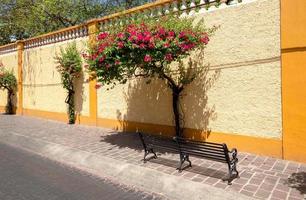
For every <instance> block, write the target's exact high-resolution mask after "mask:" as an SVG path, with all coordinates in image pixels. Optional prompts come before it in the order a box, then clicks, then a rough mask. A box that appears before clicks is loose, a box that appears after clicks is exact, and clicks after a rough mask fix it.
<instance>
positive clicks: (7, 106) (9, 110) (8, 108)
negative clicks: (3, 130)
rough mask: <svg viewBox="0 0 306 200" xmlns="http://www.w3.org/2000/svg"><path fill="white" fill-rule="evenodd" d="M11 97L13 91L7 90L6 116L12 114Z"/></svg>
mask: <svg viewBox="0 0 306 200" xmlns="http://www.w3.org/2000/svg"><path fill="white" fill-rule="evenodd" d="M13 96H14V90H11V89H7V105H6V114H14V104H13Z"/></svg>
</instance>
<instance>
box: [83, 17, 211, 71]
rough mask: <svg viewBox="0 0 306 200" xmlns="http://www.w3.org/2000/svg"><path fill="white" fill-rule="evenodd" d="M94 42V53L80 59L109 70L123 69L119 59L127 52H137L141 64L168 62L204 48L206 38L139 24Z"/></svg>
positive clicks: (103, 36) (126, 54)
mask: <svg viewBox="0 0 306 200" xmlns="http://www.w3.org/2000/svg"><path fill="white" fill-rule="evenodd" d="M97 40H98V44H97V47H96V49H95V50H94V52H93V53H90V54H89V55H83V57H84V58H85V59H87V60H91V61H92V62H95V63H97V64H98V65H99V66H104V67H105V69H109V68H110V67H112V66H119V65H124V62H126V60H127V59H123V60H121V58H124V57H127V56H129V54H131V52H137V55H136V57H137V56H143V57H142V61H143V63H144V64H145V63H151V62H156V61H166V62H171V61H173V60H175V59H176V58H177V57H178V56H179V55H182V54H186V53H187V52H188V51H190V50H193V49H194V48H196V47H198V46H200V45H207V44H208V42H209V37H208V35H207V33H195V32H193V31H192V30H186V31H181V32H176V31H174V30H170V29H166V28H164V27H161V26H155V27H149V26H148V25H146V24H144V23H143V24H131V25H128V26H127V27H126V28H125V29H124V30H123V31H121V32H119V33H116V34H109V33H106V32H102V33H100V34H99V35H98V36H97ZM106 50H107V51H106ZM107 52H108V53H107ZM109 52H112V53H109Z"/></svg>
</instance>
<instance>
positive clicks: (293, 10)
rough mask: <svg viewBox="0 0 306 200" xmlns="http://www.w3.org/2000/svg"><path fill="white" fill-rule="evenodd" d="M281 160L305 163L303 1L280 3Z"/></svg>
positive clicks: (305, 22)
mask: <svg viewBox="0 0 306 200" xmlns="http://www.w3.org/2000/svg"><path fill="white" fill-rule="evenodd" d="M281 2H282V4H281V8H282V9H281V10H282V15H281V17H282V18H281V19H282V21H281V33H282V43H281V44H282V46H281V47H282V93H283V96H282V97H283V98H282V100H283V130H284V137H283V141H284V158H285V159H291V160H297V161H302V162H306V87H305V85H306V1H305V0H295V1H294V2H292V1H291V0H282V1H281Z"/></svg>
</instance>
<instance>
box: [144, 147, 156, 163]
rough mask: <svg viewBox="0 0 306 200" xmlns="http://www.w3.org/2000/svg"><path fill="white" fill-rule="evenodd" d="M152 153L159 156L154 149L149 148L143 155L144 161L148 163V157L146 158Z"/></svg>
mask: <svg viewBox="0 0 306 200" xmlns="http://www.w3.org/2000/svg"><path fill="white" fill-rule="evenodd" d="M150 153H152V154H154V156H153V158H154V159H156V158H157V155H156V153H155V152H154V150H153V149H149V150H145V152H144V156H143V162H144V163H146V162H147V161H148V159H147V158H146V157H147V156H148V155H149V154H150Z"/></svg>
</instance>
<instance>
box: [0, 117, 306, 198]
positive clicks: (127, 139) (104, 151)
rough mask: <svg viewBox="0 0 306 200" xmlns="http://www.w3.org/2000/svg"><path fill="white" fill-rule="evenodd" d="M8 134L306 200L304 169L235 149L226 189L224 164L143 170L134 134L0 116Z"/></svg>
mask: <svg viewBox="0 0 306 200" xmlns="http://www.w3.org/2000/svg"><path fill="white" fill-rule="evenodd" d="M9 132H10V133H17V134H20V135H25V136H28V137H31V138H37V139H40V140H45V141H48V142H51V143H55V144H61V145H65V146H68V147H72V148H75V149H80V150H83V151H87V152H91V153H94V154H98V155H101V156H105V157H109V158H113V159H116V160H120V161H124V162H127V163H131V164H134V165H139V166H143V167H147V168H150V169H154V170H157V171H160V172H163V173H166V174H171V175H175V176H180V177H183V178H185V179H188V180H191V181H194V182H197V183H201V184H204V185H210V186H213V187H216V188H222V189H224V190H225V191H236V192H239V193H241V194H244V195H247V196H249V197H253V198H256V199H271V200H272V199H273V200H277V199H278V200H279V199H288V200H297V199H306V198H305V197H306V165H305V164H302V163H297V162H292V161H284V160H280V159H275V158H271V157H264V156H257V155H254V154H249V153H242V152H239V149H238V158H239V162H238V170H239V172H240V178H239V179H236V180H234V181H233V184H232V185H227V183H226V182H222V180H221V179H222V178H223V177H225V176H226V175H227V166H226V165H225V164H221V163H216V162H213V161H208V160H205V159H198V158H193V157H191V161H192V163H193V167H192V168H189V169H187V170H185V171H183V172H182V173H178V172H177V170H176V167H177V160H178V155H174V154H171V153H167V152H163V153H162V154H161V155H160V156H159V158H158V159H156V160H151V161H150V162H147V163H145V164H144V163H143V162H142V161H141V159H142V158H143V151H142V147H141V144H140V141H139V138H138V136H137V135H136V134H134V133H118V132H116V131H114V130H110V129H103V128H96V127H88V126H79V125H76V126H71V125H67V124H64V123H59V122H54V121H49V120H41V119H37V118H32V117H24V116H8V115H0V135H1V134H5V133H9Z"/></svg>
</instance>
